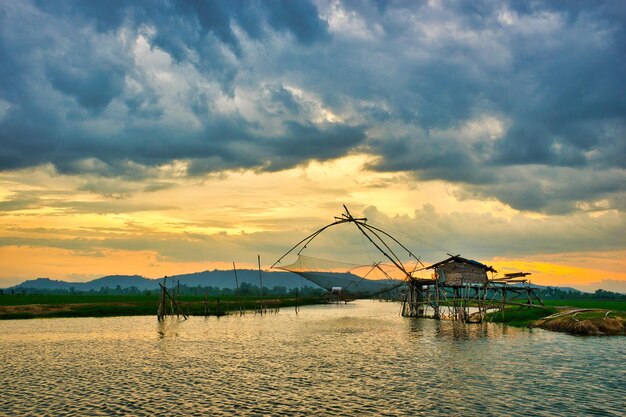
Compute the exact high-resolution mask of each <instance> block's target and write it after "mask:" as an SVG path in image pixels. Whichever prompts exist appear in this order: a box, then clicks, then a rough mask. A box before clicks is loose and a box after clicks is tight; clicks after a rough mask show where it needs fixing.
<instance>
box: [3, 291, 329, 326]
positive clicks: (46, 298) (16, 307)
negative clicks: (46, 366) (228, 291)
mask: <svg viewBox="0 0 626 417" xmlns="http://www.w3.org/2000/svg"><path fill="white" fill-rule="evenodd" d="M158 301H159V297H158V296H157V295H149V296H132V295H119V296H100V295H79V294H74V295H14V296H2V297H0V320H2V319H4V320H8V319H31V318H54V317H114V316H144V315H155V316H156V312H157V305H158ZM180 301H181V304H182V306H183V312H184V313H185V314H187V315H192V316H205V315H212V316H221V315H226V314H232V313H235V312H236V311H241V310H249V311H254V310H258V309H260V308H263V309H265V310H268V311H272V310H276V309H280V308H286V307H294V306H296V304H297V305H299V306H301V305H310V304H318V303H320V302H321V301H320V298H319V297H317V296H315V297H312V296H304V297H297V298H296V297H291V296H283V297H272V296H267V297H263V298H261V297H255V296H241V297H234V296H230V297H228V296H227V297H208V299H207V301H206V302H205V300H204V296H197V295H196V296H194V295H181V296H180Z"/></svg>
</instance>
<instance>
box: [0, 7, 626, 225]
mask: <svg viewBox="0 0 626 417" xmlns="http://www.w3.org/2000/svg"><path fill="white" fill-rule="evenodd" d="M625 16H626V7H625V6H624V5H623V4H622V2H615V1H598V2H585V1H582V2H573V1H550V2H497V1H488V0H485V1H478V2H466V1H453V0H450V1H444V2H441V4H438V3H437V2H414V1H408V2H384V1H382V2H381V1H371V2H368V1H362V2H331V1H325V0H317V1H316V2H309V1H288V0H284V1H283V0H281V1H243V0H234V1H184V0H180V1H173V0H142V1H136V2H126V1H111V2H82V1H70V0H65V1H55V2H49V1H35V2H28V1H25V2H11V1H0V62H1V63H0V75H1V77H0V143H2V147H1V148H0V169H3V170H8V169H15V168H20V167H28V166H34V165H38V164H42V163H47V162H51V163H53V164H54V166H55V167H56V168H57V169H58V170H59V171H61V172H64V173H70V174H80V173H82V172H90V173H93V174H97V175H102V176H108V177H117V176H122V177H124V178H129V179H130V178H135V179H137V180H141V179H145V178H148V177H149V176H150V175H151V174H150V173H151V170H150V169H151V167H155V166H159V165H161V164H166V163H170V162H172V161H174V160H184V161H188V162H189V165H188V166H189V174H192V175H200V174H203V173H206V172H215V171H220V170H227V169H254V170H281V169H286V168H290V167H293V166H295V165H298V164H304V163H307V162H308V161H310V160H327V159H332V158H337V157H341V156H344V155H346V154H349V153H351V152H355V151H357V150H358V151H359V152H368V153H370V154H372V155H373V156H375V157H377V158H376V162H375V163H373V164H372V165H371V166H370V167H369V168H370V169H374V170H379V171H389V172H393V171H408V172H412V173H414V174H415V176H416V177H417V178H418V179H421V180H431V179H443V180H446V181H451V182H455V183H460V184H463V186H464V187H466V189H465V191H466V192H467V193H468V195H469V194H473V195H477V196H482V197H484V198H497V199H499V200H501V201H503V202H506V203H508V204H510V205H512V206H513V207H515V208H519V209H523V210H532V211H540V212H541V211H544V212H559V213H560V212H566V211H568V210H579V209H581V207H600V206H605V205H606V204H609V207H608V208H617V209H623V208H624V207H623V204H622V203H623V201H624V196H623V193H624V190H623V188H621V187H619V186H614V184H617V183H619V182H620V181H622V180H623V176H624V174H623V170H624V169H625V168H626V141H625V140H624V137H626V117H625V116H626V99H625V97H624V88H623V80H624V79H625V78H626V71H625V69H626V68H625V64H624V63H625V62H626V59H625V55H626V48H625V47H624V45H626V39H625V38H626V33H625V30H624V21H625V19H624V17H625ZM523 167H529V169H528V170H524V169H523ZM537 167H540V168H542V169H539V168H537ZM587 176H591V177H594V178H598V179H600V180H598V181H596V183H595V184H594V186H589V187H582V188H578V189H577V182H576V181H572V178H576V179H578V178H583V177H587ZM546 181H548V182H550V184H551V186H550V187H549V188H548V189H546V188H545V187H543V185H545V183H546ZM538 184H539V185H541V187H539V186H538ZM553 190H558V192H553ZM580 190H584V192H581V191H580ZM607 202H608V203H607Z"/></svg>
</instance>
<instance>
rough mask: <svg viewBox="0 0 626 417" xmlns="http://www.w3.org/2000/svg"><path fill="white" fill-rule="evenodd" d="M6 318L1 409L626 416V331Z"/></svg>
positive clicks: (0, 353)
mask: <svg viewBox="0 0 626 417" xmlns="http://www.w3.org/2000/svg"><path fill="white" fill-rule="evenodd" d="M343 307H344V306H342V307H336V306H314V307H308V308H303V309H302V311H301V313H300V314H299V315H298V316H296V315H295V314H293V312H291V311H284V312H281V313H279V314H277V315H268V316H255V315H246V316H244V317H222V318H220V319H217V318H208V319H204V318H198V317H192V318H191V319H190V320H188V321H185V322H176V321H170V322H167V323H165V324H164V325H159V324H157V323H156V320H155V319H154V318H153V317H131V318H107V319H49V320H29V321H5V322H0V330H1V332H0V360H1V361H2V364H3V366H2V367H1V368H0V388H2V393H3V394H2V396H0V414H3V415H36V416H40V415H55V416H57V415H95V416H99V415H107V416H108V415H133V416H148V415H150V416H152V415H166V414H167V415H172V416H177V415H207V414H208V415H233V414H235V415H259V416H261V415H316V414H317V415H346V414H357V415H385V416H398V415H415V414H436V415H439V414H456V415H458V414H463V415H478V414H480V415H500V414H506V415H528V414H532V415H559V414H560V415H587V414H588V415H615V416H617V415H622V413H623V409H624V405H625V404H624V398H625V397H626V387H625V382H624V381H625V378H624V376H625V375H626V366H625V365H624V364H625V363H626V360H624V359H626V357H624V355H625V354H624V347H625V344H624V341H625V340H626V339H625V338H622V337H617V338H580V337H572V336H568V335H562V334H554V333H549V332H545V331H542V330H533V331H529V330H519V329H513V328H506V327H503V326H500V325H491V324H489V325H463V324H460V323H452V322H443V321H442V322H437V321H433V320H422V319H407V318H401V317H398V306H397V305H395V304H392V303H373V302H367V301H363V302H358V303H355V304H354V305H351V306H345V307H346V308H343Z"/></svg>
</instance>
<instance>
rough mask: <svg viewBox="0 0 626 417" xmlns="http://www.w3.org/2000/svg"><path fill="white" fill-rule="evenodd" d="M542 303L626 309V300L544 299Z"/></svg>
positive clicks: (560, 305) (559, 305) (556, 305)
mask: <svg viewBox="0 0 626 417" xmlns="http://www.w3.org/2000/svg"><path fill="white" fill-rule="evenodd" d="M543 303H544V304H545V305H546V306H553V307H576V308H601V309H604V310H618V311H626V301H614V300H611V301H604V300H544V301H543Z"/></svg>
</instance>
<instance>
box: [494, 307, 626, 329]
mask: <svg viewBox="0 0 626 417" xmlns="http://www.w3.org/2000/svg"><path fill="white" fill-rule="evenodd" d="M544 303H545V304H546V307H545V308H530V309H529V308H521V309H520V308H518V307H508V308H505V309H504V310H502V311H497V312H493V313H489V314H488V315H487V320H488V321H493V322H496V323H505V324H508V325H510V326H516V327H539V328H542V329H545V330H551V331H557V332H565V333H570V334H575V335H585V336H589V335H626V302H624V301H603V300H558V301H555V300H544Z"/></svg>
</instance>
